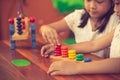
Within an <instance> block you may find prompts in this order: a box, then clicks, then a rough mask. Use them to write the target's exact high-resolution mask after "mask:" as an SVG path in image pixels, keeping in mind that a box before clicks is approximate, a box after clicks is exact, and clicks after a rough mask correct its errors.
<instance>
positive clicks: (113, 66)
mask: <svg viewBox="0 0 120 80" xmlns="http://www.w3.org/2000/svg"><path fill="white" fill-rule="evenodd" d="M113 1H114V3H115V7H114V10H115V12H116V13H117V15H118V16H119V18H120V0H113ZM110 45H111V47H110V58H108V59H104V60H100V61H93V62H89V63H77V62H73V61H56V62H53V63H52V64H51V66H50V68H49V70H48V74H50V75H75V74H96V73H100V74H101V73H103V74H104V73H120V24H119V25H118V26H117V28H116V29H115V31H112V32H111V33H109V34H107V35H105V36H103V37H101V38H99V39H96V40H93V41H88V42H83V43H79V47H78V48H77V50H79V52H91V51H96V50H100V49H102V48H105V47H108V46H110ZM73 46H74V45H70V46H69V48H70V47H73ZM91 46H92V47H91ZM74 47H75V46H74ZM73 68H74V69H73Z"/></svg>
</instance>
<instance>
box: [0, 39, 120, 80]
mask: <svg viewBox="0 0 120 80" xmlns="http://www.w3.org/2000/svg"><path fill="white" fill-rule="evenodd" d="M9 46H10V43H9V41H0V64H1V65H0V80H120V74H94V75H92V74H91V75H73V76H50V75H48V74H47V73H46V72H47V70H48V68H49V66H50V64H51V62H52V61H53V60H52V59H50V58H43V57H41V56H40V48H41V43H37V48H36V49H32V48H31V42H30V41H21V42H20V41H19V42H17V44H16V46H17V47H16V49H15V50H11V49H10V47H9ZM85 56H86V57H90V58H92V59H94V60H99V59H100V58H98V57H96V56H93V55H90V54H87V55H85ZM14 59H27V60H29V61H30V62H31V65H30V66H26V67H16V66H14V65H13V64H12V63H11V61H12V60H14ZM7 78H9V79H7Z"/></svg>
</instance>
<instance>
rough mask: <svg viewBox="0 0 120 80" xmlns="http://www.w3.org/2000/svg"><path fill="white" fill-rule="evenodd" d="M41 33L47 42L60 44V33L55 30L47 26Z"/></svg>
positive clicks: (42, 28) (41, 29) (43, 27)
mask: <svg viewBox="0 0 120 80" xmlns="http://www.w3.org/2000/svg"><path fill="white" fill-rule="evenodd" d="M40 32H41V34H42V37H43V39H44V40H45V41H46V42H49V43H53V44H57V43H59V40H58V33H57V31H56V30H55V29H54V28H52V27H50V26H47V25H45V26H42V27H41V28H40Z"/></svg>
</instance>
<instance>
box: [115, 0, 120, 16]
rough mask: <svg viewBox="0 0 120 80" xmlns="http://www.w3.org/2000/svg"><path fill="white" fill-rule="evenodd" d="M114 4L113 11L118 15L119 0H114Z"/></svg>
mask: <svg viewBox="0 0 120 80" xmlns="http://www.w3.org/2000/svg"><path fill="white" fill-rule="evenodd" d="M114 4H115V7H114V11H115V12H116V13H117V15H118V16H119V17H120V0H114Z"/></svg>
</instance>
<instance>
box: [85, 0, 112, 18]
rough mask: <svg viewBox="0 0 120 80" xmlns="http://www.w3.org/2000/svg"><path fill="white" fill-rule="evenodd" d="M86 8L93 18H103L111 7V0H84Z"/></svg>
mask: <svg viewBox="0 0 120 80" xmlns="http://www.w3.org/2000/svg"><path fill="white" fill-rule="evenodd" d="M84 3H85V9H86V10H87V12H88V13H89V15H90V17H92V18H98V19H99V18H101V17H102V16H103V15H104V14H106V13H107V12H108V10H109V9H110V8H111V6H112V5H111V0H84Z"/></svg>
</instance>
